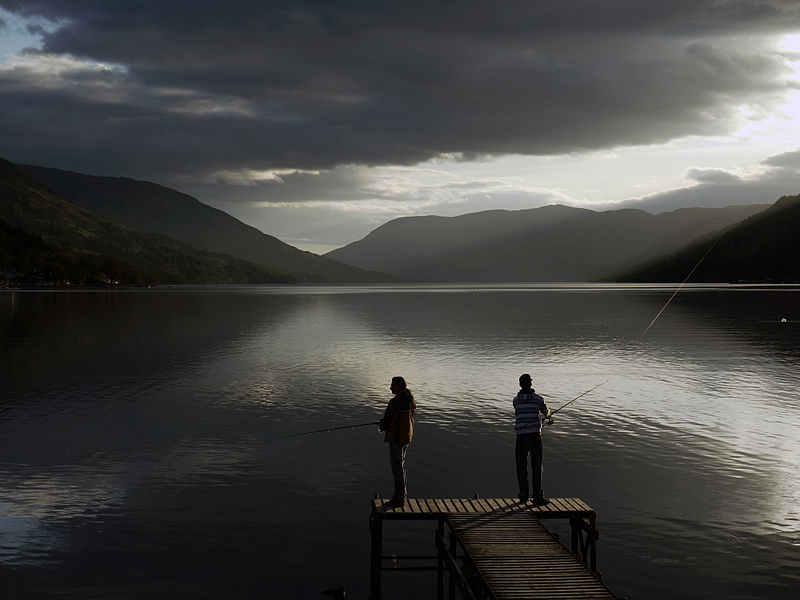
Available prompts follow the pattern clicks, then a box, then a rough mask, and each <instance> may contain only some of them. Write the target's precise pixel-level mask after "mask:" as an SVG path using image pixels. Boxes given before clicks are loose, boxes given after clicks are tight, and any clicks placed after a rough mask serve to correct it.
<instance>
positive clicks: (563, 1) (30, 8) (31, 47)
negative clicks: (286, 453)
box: [0, 0, 800, 252]
mask: <svg viewBox="0 0 800 600" xmlns="http://www.w3.org/2000/svg"><path fill="white" fill-rule="evenodd" d="M0 107H2V110H0V156H2V157H3V158H6V159H8V160H11V161H13V162H17V163H29V164H37V165H43V166H51V167H58V168H63V169H69V170H75V171H80V172H84V173H89V174H94V175H115V176H117V175H119V176H128V177H134V178H136V179H145V180H149V181H155V182H158V183H161V184H164V185H168V186H170V187H175V188H177V189H180V190H181V191H185V192H187V193H190V194H192V195H194V196H196V197H197V198H199V199H200V200H201V201H203V202H206V203H208V204H211V205H213V206H216V207H218V208H221V209H223V210H225V211H227V212H229V213H231V214H233V215H234V216H236V217H238V218H240V219H241V220H243V221H245V222H247V223H249V224H251V225H254V226H256V227H258V228H259V229H261V230H262V231H264V232H266V233H269V234H272V235H275V236H277V237H279V238H280V239H282V240H284V241H286V242H288V243H290V244H293V245H295V246H298V247H301V248H304V249H309V250H313V251H317V252H322V251H326V250H329V249H332V248H335V247H338V246H341V245H344V244H346V243H349V242H351V241H354V240H356V239H359V238H361V237H363V236H364V235H365V234H366V233H368V232H369V231H370V230H372V229H374V228H375V227H376V226H378V225H380V224H382V223H384V222H386V221H388V220H389V219H392V218H395V217H398V216H405V215H418V214H438V215H456V214H463V213H467V212H474V211H478V210H485V209H490V208H504V209H519V208H533V207H536V206H541V205H544V204H551V203H556V202H557V203H562V204H568V205H572V206H580V207H586V208H593V209H597V210H606V209H610V208H616V207H621V206H626V207H627V206H637V207H641V208H643V209H645V210H649V211H651V212H660V211H663V210H670V209H671V208H674V207H680V206H726V205H730V204H742V203H753V202H756V203H771V202H774V201H775V200H777V198H778V197H780V196H781V195H785V194H797V193H800V2H798V1H797V0H670V1H669V2H666V1H664V0H558V1H555V0H554V1H536V0H518V1H503V0H495V1H493V2H486V1H471V0H467V1H458V0H451V1H446V2H445V1H442V2H437V1H434V0H424V1H417V2H413V1H407V2H399V1H385V2H384V1H380V0H363V1H349V0H337V1H335V2H334V1H327V2H326V1H322V0H318V1H307V2H304V1H300V2H270V1H267V0H244V1H237V0H229V1H228V2H219V1H217V0H214V1H211V0H192V1H184V0H170V1H169V2H165V1H163V0H115V1H113V2H107V1H99V0H98V1H90V0H87V1H82V2H64V1H63V0H30V1H27V0H0Z"/></svg>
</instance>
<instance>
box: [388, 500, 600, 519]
mask: <svg viewBox="0 0 800 600" xmlns="http://www.w3.org/2000/svg"><path fill="white" fill-rule="evenodd" d="M388 502H389V500H388V499H387V498H373V499H372V512H373V513H380V515H381V518H383V519H404V518H409V519H426V518H428V519H439V518H442V517H445V516H447V515H457V514H485V513H496V512H520V511H523V512H527V513H532V514H534V515H536V516H538V517H540V518H543V519H546V518H556V519H558V518H561V519H564V518H571V517H578V518H591V519H594V518H595V517H596V513H595V511H594V509H592V508H591V507H589V506H588V505H587V504H586V503H585V502H584V501H583V500H581V499H580V498H551V499H550V502H549V503H548V504H544V505H542V506H536V505H535V504H533V503H532V502H530V501H528V502H520V501H519V500H517V499H516V498H429V499H419V498H410V499H409V500H407V501H406V503H405V504H404V505H403V506H398V507H393V508H392V507H388V506H386V504H387V503H388Z"/></svg>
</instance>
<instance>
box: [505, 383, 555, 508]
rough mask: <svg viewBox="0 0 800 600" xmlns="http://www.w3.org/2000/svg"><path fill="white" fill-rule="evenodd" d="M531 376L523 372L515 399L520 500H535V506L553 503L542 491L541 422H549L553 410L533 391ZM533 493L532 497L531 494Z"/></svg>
mask: <svg viewBox="0 0 800 600" xmlns="http://www.w3.org/2000/svg"><path fill="white" fill-rule="evenodd" d="M532 386H533V381H532V380H531V376H530V375H529V374H527V373H523V374H522V375H520V377H519V387H520V390H519V393H518V394H517V395H516V396H515V397H514V414H515V416H516V420H515V422H514V432H515V433H516V434H517V443H516V448H515V454H516V459H517V483H518V484H519V501H520V502H527V501H528V499H529V498H532V499H533V502H534V504H536V505H542V504H547V503H548V502H550V500H549V499H548V498H545V496H544V493H543V492H542V419H541V418H540V414H541V415H544V418H546V419H550V418H551V414H552V413H551V412H550V409H549V408H548V407H547V404H545V401H544V398H542V397H541V396H539V395H538V394H537V393H536V391H535V390H534V389H533V387H532ZM529 455H530V457H531V474H532V475H533V481H532V482H531V489H529V488H528V456H529ZM530 491H533V494H530Z"/></svg>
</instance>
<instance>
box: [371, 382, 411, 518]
mask: <svg viewBox="0 0 800 600" xmlns="http://www.w3.org/2000/svg"><path fill="white" fill-rule="evenodd" d="M389 389H390V390H391V391H392V393H393V394H394V397H393V398H392V399H391V400H390V401H389V405H388V406H387V407H386V412H385V413H384V415H383V418H382V419H381V420H380V421H379V423H378V428H379V429H380V430H381V431H385V432H386V435H385V436H384V438H383V439H384V441H385V442H388V444H389V464H390V466H391V468H392V477H393V478H394V494H392V498H391V500H390V501H389V502H388V503H386V504H385V506H388V507H390V508H391V507H394V506H403V504H405V502H406V498H407V497H408V482H407V477H406V451H407V450H408V445H409V444H410V443H411V438H412V437H413V436H414V419H415V418H416V414H417V405H416V403H415V402H414V396H413V394H412V393H411V390H409V389H408V387H406V380H405V379H403V378H402V377H392V383H391V385H390V386H389Z"/></svg>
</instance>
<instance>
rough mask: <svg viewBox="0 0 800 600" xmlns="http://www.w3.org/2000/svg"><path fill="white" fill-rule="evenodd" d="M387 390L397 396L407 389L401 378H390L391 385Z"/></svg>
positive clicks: (404, 381)
mask: <svg viewBox="0 0 800 600" xmlns="http://www.w3.org/2000/svg"><path fill="white" fill-rule="evenodd" d="M389 389H390V390H392V393H393V394H399V393H400V392H404V391H406V390H407V389H408V387H407V386H406V380H405V379H403V378H402V377H392V385H390V386H389Z"/></svg>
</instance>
